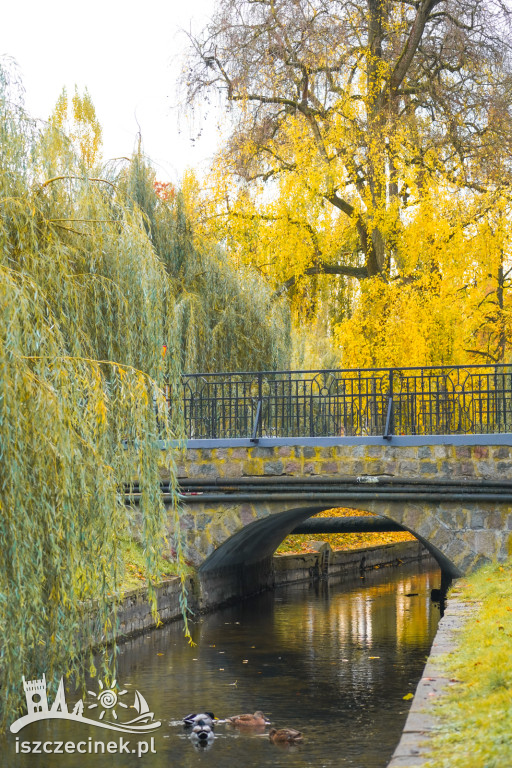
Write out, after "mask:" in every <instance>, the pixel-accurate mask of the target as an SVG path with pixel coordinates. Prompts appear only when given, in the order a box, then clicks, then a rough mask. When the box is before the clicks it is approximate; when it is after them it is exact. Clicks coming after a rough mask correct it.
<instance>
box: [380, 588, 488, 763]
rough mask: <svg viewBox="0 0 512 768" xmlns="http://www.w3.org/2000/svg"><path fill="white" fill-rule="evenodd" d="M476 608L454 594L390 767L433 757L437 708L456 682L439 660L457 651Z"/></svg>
mask: <svg viewBox="0 0 512 768" xmlns="http://www.w3.org/2000/svg"><path fill="white" fill-rule="evenodd" d="M474 611H475V607H474V605H470V604H468V603H464V602H463V601H462V600H460V599H458V598H457V595H456V593H455V592H453V591H452V593H451V595H450V598H449V599H448V604H447V607H446V610H445V614H444V616H443V618H442V619H441V621H440V622H439V626H438V629H437V634H436V636H435V638H434V642H433V644H432V648H431V650H430V656H429V658H428V661H427V665H426V667H425V669H424V671H423V677H422V678H421V680H420V682H419V683H418V687H417V688H416V693H415V694H414V699H413V700H412V705H411V709H410V710H409V715H408V717H407V720H406V723H405V726H404V730H403V732H402V738H401V739H400V742H399V744H398V746H397V748H396V749H395V751H394V753H393V757H392V758H391V761H390V763H389V764H388V766H387V768H416V766H423V765H425V764H426V763H427V762H428V760H429V756H430V745H429V739H430V737H431V736H432V734H433V733H434V732H435V730H436V728H437V727H438V725H439V724H438V722H437V721H436V718H435V717H434V715H433V706H434V704H435V702H436V700H437V699H438V697H439V695H440V694H442V692H443V690H446V688H447V687H448V686H449V685H453V684H454V683H453V682H452V681H450V680H449V679H448V678H447V677H445V676H444V674H443V671H442V667H441V665H440V663H439V658H440V657H441V656H443V655H444V654H446V653H450V652H452V651H454V650H455V649H456V646H457V633H458V631H459V630H460V629H461V627H463V626H464V624H465V623H466V622H467V621H468V620H469V619H470V618H471V616H472V615H473V613H474Z"/></svg>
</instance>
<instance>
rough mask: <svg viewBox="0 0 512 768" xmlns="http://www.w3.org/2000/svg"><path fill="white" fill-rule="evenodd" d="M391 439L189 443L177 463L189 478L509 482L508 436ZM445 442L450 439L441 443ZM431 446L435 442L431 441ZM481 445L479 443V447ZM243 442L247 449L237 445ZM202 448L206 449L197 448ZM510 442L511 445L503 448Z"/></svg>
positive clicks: (511, 452)
mask: <svg viewBox="0 0 512 768" xmlns="http://www.w3.org/2000/svg"><path fill="white" fill-rule="evenodd" d="M415 439H416V441H418V442H417V443H416V444H411V441H413V438H401V439H400V438H394V440H393V441H392V442H391V443H388V442H382V441H380V442H377V440H373V441H369V440H368V441H366V442H365V443H362V442H355V439H353V440H352V441H351V442H350V443H348V442H341V441H339V440H338V442H337V443H336V444H328V442H329V441H328V439H324V440H322V439H317V440H316V441H315V443H313V444H311V443H310V444H304V443H305V441H302V444H301V442H300V441H295V443H294V441H291V440H288V441H286V440H265V441H261V442H260V443H259V444H258V445H254V444H251V443H250V441H231V444H229V443H228V441H190V442H189V445H190V446H191V447H188V448H187V449H186V450H185V451H183V452H182V454H181V456H180V458H179V461H178V476H179V477H181V478H189V479H201V478H202V479H209V480H212V479H215V478H223V479H225V478H242V477H269V476H272V477H279V476H281V477H302V476H303V477H308V476H309V477H311V476H328V477H334V476H352V477H358V476H361V475H365V476H366V475H367V476H372V475H391V476H397V477H400V478H402V479H404V478H419V479H425V480H427V479H430V480H440V479H456V480H461V481H463V480H465V479H467V480H470V479H473V480H476V479H482V480H495V481H501V480H503V479H505V478H512V435H496V436H484V437H482V436H464V437H463V438H461V439H463V440H464V444H460V443H457V442H455V439H454V438H452V442H442V438H430V441H429V438H425V437H423V438H415ZM445 440H449V438H445ZM434 441H435V442H434ZM477 441H479V442H477ZM242 442H245V445H240V444H238V443H242ZM199 443H204V446H201V445H199ZM507 443H510V444H507Z"/></svg>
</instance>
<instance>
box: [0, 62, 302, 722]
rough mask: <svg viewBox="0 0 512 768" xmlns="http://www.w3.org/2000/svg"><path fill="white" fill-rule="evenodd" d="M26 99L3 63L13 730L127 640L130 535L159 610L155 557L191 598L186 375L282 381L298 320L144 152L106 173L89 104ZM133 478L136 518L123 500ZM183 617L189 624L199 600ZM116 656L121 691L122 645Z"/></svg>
mask: <svg viewBox="0 0 512 768" xmlns="http://www.w3.org/2000/svg"><path fill="white" fill-rule="evenodd" d="M21 93H22V87H21V84H20V83H19V81H18V79H17V76H16V70H15V69H14V68H12V67H10V66H5V64H4V65H0V457H1V458H0V461H1V475H0V489H1V493H0V625H1V627H2V635H3V643H2V647H1V650H0V686H1V688H2V693H3V695H2V698H1V703H0V706H1V707H2V708H1V710H0V720H1V723H2V724H4V725H5V723H6V722H7V721H8V720H9V719H13V718H14V717H15V716H16V714H17V713H19V711H20V706H21V702H20V697H19V693H20V688H21V677H22V675H25V676H26V677H27V676H29V677H30V676H32V677H34V676H35V677H40V676H41V675H42V674H43V672H45V673H46V675H47V678H48V680H56V679H58V677H60V675H61V674H62V673H66V674H67V675H68V676H72V677H74V678H75V679H76V680H78V681H80V680H83V671H84V668H85V667H86V666H87V664H89V665H90V666H91V673H94V672H95V670H94V667H93V663H92V656H89V657H88V658H84V654H83V648H85V647H90V644H91V642H92V641H93V640H95V641H97V639H98V638H99V637H100V638H101V637H105V636H106V635H107V634H108V633H109V634H111V635H112V634H113V635H114V636H115V631H116V626H115V625H116V611H115V597H114V595H115V594H116V591H117V590H118V587H119V582H120V578H121V575H122V567H121V565H122V564H121V553H120V548H119V541H120V539H121V538H123V537H125V536H126V535H130V534H131V533H133V531H134V530H135V529H137V533H138V535H139V536H140V538H141V541H142V544H143V546H144V551H145V554H146V561H147V562H146V565H147V572H148V584H149V594H150V598H151V600H152V604H153V608H154V610H155V611H156V601H155V595H154V588H153V584H154V583H155V582H156V581H157V580H158V577H159V574H158V555H159V554H160V553H161V552H164V551H167V552H168V551H170V549H171V547H172V548H173V549H174V550H175V552H176V555H175V557H176V561H177V562H176V566H177V572H178V574H179V575H180V577H181V579H182V584H183V586H184V580H185V575H184V574H185V568H184V556H185V553H184V551H183V547H182V540H181V536H180V527H179V507H178V504H177V501H176V499H177V496H176V494H174V496H175V503H174V504H173V505H172V511H171V520H170V523H169V513H168V511H166V510H165V509H164V506H163V503H162V498H161V494H160V488H159V478H160V477H161V472H162V471H165V473H166V476H167V477H169V478H170V479H171V486H172V487H173V488H176V475H175V467H174V462H173V456H172V453H171V452H170V451H169V452H164V451H162V449H161V445H162V443H161V442H160V440H162V439H163V440H164V441H166V442H165V444H170V441H171V440H173V439H176V438H180V437H181V427H180V416H181V414H180V401H181V397H180V394H181V382H180V374H181V371H182V369H183V367H186V368H187V369H188V370H194V369H198V368H203V369H205V368H206V369H208V370H214V369H217V370H218V369H221V368H232V369H233V368H234V369H237V368H238V369H240V368H244V367H251V368H253V367H254V368H264V367H270V368H275V367H277V366H278V365H279V364H282V363H283V362H284V361H285V357H286V354H287V339H288V315H287V312H286V309H285V308H283V306H281V305H280V304H279V303H276V302H273V301H272V300H271V296H270V293H269V292H268V290H266V289H265V288H264V287H263V285H262V283H261V282H260V281H259V279H258V278H257V277H254V276H253V275H252V274H251V273H250V272H249V271H247V272H244V273H243V274H242V273H236V272H235V271H234V269H233V268H232V267H230V266H229V264H228V263H227V261H226V259H225V257H224V255H223V252H222V250H221V249H220V248H217V249H210V251H208V252H207V251H206V250H205V249H201V248H200V247H198V245H197V243H196V242H195V240H194V235H193V231H192V227H191V224H190V220H189V217H188V216H187V214H186V205H185V202H184V200H183V196H182V195H178V196H177V197H176V199H174V200H173V201H171V202H170V203H169V202H165V201H162V200H161V199H159V198H158V196H157V195H156V193H155V188H154V174H153V172H152V171H151V169H150V168H149V166H148V165H147V164H146V163H145V162H144V161H143V159H142V156H141V154H140V153H137V154H136V155H135V156H134V158H133V160H132V161H131V162H130V163H128V164H124V165H123V166H121V167H119V166H116V165H112V164H111V165H110V166H107V167H105V168H100V167H99V165H98V163H99V151H98V146H99V140H100V134H99V125H98V123H97V121H96V117H95V114H94V109H93V107H92V102H91V101H90V98H89V96H88V94H86V95H85V97H80V95H79V94H77V93H75V97H74V99H73V102H72V106H73V114H72V119H74V121H75V122H74V125H73V123H72V124H71V126H70V124H69V120H68V118H67V117H66V108H67V107H66V98H67V97H66V95H65V94H63V95H62V96H61V97H60V99H59V102H58V104H57V108H56V111H55V113H54V115H53V116H52V118H51V119H50V121H49V122H48V123H47V124H46V125H44V126H43V127H42V128H41V127H39V126H38V125H37V124H36V123H35V122H34V121H32V120H30V119H29V118H28V117H27V115H26V113H25V111H24V109H23V104H22V96H21ZM84 137H85V138H84ZM84 148H85V149H84ZM164 346H165V347H166V349H167V351H166V353H165V354H163V353H162V351H163V348H164ZM169 392H171V393H174V399H173V407H172V409H171V412H172V420H171V417H170V416H169V409H168V403H167V401H166V396H167V394H168V393H169ZM133 479H137V480H138V481H139V482H140V487H141V498H140V505H139V507H138V509H137V513H136V514H135V512H134V510H133V509H131V508H130V507H128V506H126V504H125V494H124V487H125V484H126V483H127V482H128V483H129V482H130V481H131V480H133ZM169 537H172V539H173V540H172V541H169V540H168V539H169ZM93 601H94V606H95V611H94V612H93V613H92V614H91V604H92V602H93ZM183 608H184V613H185V618H186V592H185V591H184V593H183ZM186 631H187V630H186ZM103 658H104V670H103V674H104V675H105V676H106V677H107V678H108V679H110V680H111V679H112V675H113V674H115V646H113V648H112V649H111V650H110V651H108V650H107V648H106V647H105V652H104V656H103Z"/></svg>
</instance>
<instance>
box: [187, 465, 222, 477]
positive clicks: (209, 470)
mask: <svg viewBox="0 0 512 768" xmlns="http://www.w3.org/2000/svg"><path fill="white" fill-rule="evenodd" d="M189 476H190V477H191V478H192V477H219V476H220V473H219V468H218V467H217V466H215V464H191V465H190V468H189Z"/></svg>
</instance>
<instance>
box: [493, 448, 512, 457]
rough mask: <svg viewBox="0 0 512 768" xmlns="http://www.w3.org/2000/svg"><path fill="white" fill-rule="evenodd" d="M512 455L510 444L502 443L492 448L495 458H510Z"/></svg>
mask: <svg viewBox="0 0 512 768" xmlns="http://www.w3.org/2000/svg"><path fill="white" fill-rule="evenodd" d="M511 455H512V448H511V447H510V446H508V445H500V446H498V447H497V448H493V449H492V457H493V459H509V458H510V456H511Z"/></svg>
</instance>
